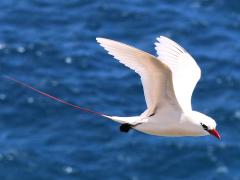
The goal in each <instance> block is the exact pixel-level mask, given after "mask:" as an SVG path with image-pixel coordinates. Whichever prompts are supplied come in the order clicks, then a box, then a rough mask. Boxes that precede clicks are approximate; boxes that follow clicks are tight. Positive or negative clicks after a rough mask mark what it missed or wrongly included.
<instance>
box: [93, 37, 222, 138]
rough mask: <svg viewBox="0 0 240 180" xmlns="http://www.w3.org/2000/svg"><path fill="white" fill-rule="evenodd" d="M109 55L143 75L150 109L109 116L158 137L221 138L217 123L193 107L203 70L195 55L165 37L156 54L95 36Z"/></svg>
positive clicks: (126, 128) (124, 127)
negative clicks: (193, 98) (137, 112)
mask: <svg viewBox="0 0 240 180" xmlns="http://www.w3.org/2000/svg"><path fill="white" fill-rule="evenodd" d="M96 40H97V42H98V43H100V45H101V46H102V47H104V49H106V50H107V51H108V53H109V54H111V55H112V56H114V58H115V59H117V60H119V62H121V63H122V64H124V65H125V66H127V67H129V68H130V69H132V70H134V71H135V72H136V73H138V74H139V75H140V77H141V81H142V85H143V90H144V95H145V100H146V104H147V110H145V112H143V113H142V114H141V115H139V116H133V117H118V116H106V117H107V118H110V119H112V120H114V121H117V122H119V123H121V124H122V125H121V126H120V130H121V131H123V132H128V131H129V130H130V129H131V128H134V129H136V130H138V131H141V132H144V133H147V134H151V135H158V136H174V137H177V136H205V135H209V134H211V135H214V136H215V137H217V138H218V139H220V135H219V133H218V131H217V130H216V122H215V121H214V120H213V119H212V118H210V117H208V116H206V115H204V114H202V113H200V112H197V111H193V110H192V105H191V97H192V93H193V90H194V88H195V86H196V84H197V82H198V80H199V79H200V76H201V70H200V68H199V66H198V65H197V63H196V62H195V60H194V59H193V58H192V56H191V55H190V54H189V53H187V52H186V50H185V49H183V48H182V47H181V46H180V45H178V44H177V43H176V42H174V41H173V40H170V39H168V38H166V37H164V36H160V37H159V38H157V40H158V42H156V43H155V46H156V47H155V49H156V50H157V55H158V56H157V57H155V56H152V55H151V54H148V53H146V52H144V51H141V50H139V49H136V48H134V47H131V46H129V45H126V44H123V43H120V42H117V41H113V40H110V39H105V38H96Z"/></svg>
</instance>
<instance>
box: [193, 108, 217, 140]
mask: <svg viewBox="0 0 240 180" xmlns="http://www.w3.org/2000/svg"><path fill="white" fill-rule="evenodd" d="M191 119H192V120H193V121H194V124H195V125H196V126H198V129H199V130H200V131H202V133H203V134H206V135H213V136H215V137H216V138H218V139H219V140H221V136H220V134H219V133H218V131H217V129H216V126H217V124H216V121H215V120H214V119H212V118H211V117H209V116H206V115H205V114H202V113H200V112H196V111H193V112H192V114H191Z"/></svg>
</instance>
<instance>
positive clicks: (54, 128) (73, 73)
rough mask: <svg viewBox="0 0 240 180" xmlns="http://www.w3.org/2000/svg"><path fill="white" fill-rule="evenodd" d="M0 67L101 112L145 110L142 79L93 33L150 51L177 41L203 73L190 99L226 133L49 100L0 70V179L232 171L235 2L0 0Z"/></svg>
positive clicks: (238, 158) (236, 121) (237, 116)
mask: <svg viewBox="0 0 240 180" xmlns="http://www.w3.org/2000/svg"><path fill="white" fill-rule="evenodd" d="M0 8H1V11H0V75H1V76H3V75H9V76H12V77H14V78H17V79H19V80H22V81H24V82H26V83H29V84H31V85H33V86H34V87H37V88H38V89H41V90H43V91H46V92H48V93H50V94H53V95H56V96H58V97H61V98H63V99H65V100H67V101H69V102H72V103H74V104H78V105H82V106H84V107H88V108H91V109H94V110H96V111H100V112H103V113H106V114H109V115H118V116H131V115H137V114H140V113H141V112H142V111H144V110H145V108H146V105H145V102H144V97H143V91H142V86H141V82H140V80H139V78H138V75H136V74H135V73H134V72H133V71H131V70H129V69H127V68H126V67H124V66H123V65H121V64H119V63H118V62H117V61H116V60H114V59H113V58H112V57H111V56H109V55H108V54H107V53H106V52H105V51H104V50H103V48H102V47H100V46H99V45H98V44H97V43H96V40H95V38H96V37H98V36H99V37H107V38H110V39H115V40H118V41H121V42H124V43H127V44H130V45H133V46H135V47H137V48H140V49H143V50H145V51H147V52H149V53H152V54H154V55H156V52H155V50H154V42H155V41H156V37H158V36H160V35H165V36H168V37H170V38H173V39H174V40H175V41H177V42H179V43H180V44H181V45H182V46H183V47H184V48H185V49H187V50H188V51H189V52H190V53H191V54H192V56H193V57H194V58H195V59H196V61H197V63H198V64H199V66H200V67H201V69H202V78H201V80H200V81H199V83H198V85H197V88H196V90H195V91H194V94H193V100H192V103H193V107H194V109H195V110H198V111H201V112H203V113H206V114H208V115H210V116H211V117H213V118H214V119H216V121H217V124H218V129H219V131H220V133H221V136H222V140H221V141H218V140H217V139H215V138H213V137H210V136H207V137H197V138H191V137H188V138H166V137H157V136H150V135H145V134H142V133H139V132H136V131H131V132H130V133H128V134H123V133H121V132H120V131H119V125H118V124H117V123H114V122H111V121H109V120H106V119H104V118H100V117H97V116H94V115H92V114H88V113H84V112H81V111H78V110H75V109H72V108H70V107H67V106H65V105H63V104H60V103H57V102H54V101H52V100H50V99H48V98H46V97H43V96H41V95H39V94H36V93H35V92H32V91H30V90H28V89H26V88H23V87H21V86H19V85H17V84H15V83H12V82H10V81H7V80H6V79H3V78H1V81H0V82H1V84H0V105H1V108H0V147H1V148H0V179H1V180H18V179H20V180H45V179H46V180H59V179H61V180H75V179H86V180H88V179H90V180H91V179H104V180H105V179H114V180H115V179H116V180H122V179H127V180H145V179H146V180H148V179H151V180H152V179H163V180H167V179H170V180H172V179H189V180H192V179H207V180H208V179H216V180H219V179H233V180H237V179H240V171H239V168H240V103H239V102H240V95H239V92H240V58H239V57H240V56H239V52H240V2H239V1H227V0H225V1H224V0H196V1H191V0H186V1H177V0H173V1H167V0H165V1H163V0H161V1H154V0H149V1H140V0H133V1H127V0H124V1H110V0H106V1H93V0H67V1H63V0H52V1H49V0H28V1H27V0H22V1H20V0H1V3H0Z"/></svg>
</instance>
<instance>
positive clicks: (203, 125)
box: [201, 123, 208, 131]
mask: <svg viewBox="0 0 240 180" xmlns="http://www.w3.org/2000/svg"><path fill="white" fill-rule="evenodd" d="M201 125H202V127H203V129H204V130H206V131H207V130H208V127H207V126H206V125H205V124H203V123H201Z"/></svg>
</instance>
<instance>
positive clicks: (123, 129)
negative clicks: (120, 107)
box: [120, 123, 133, 133]
mask: <svg viewBox="0 0 240 180" xmlns="http://www.w3.org/2000/svg"><path fill="white" fill-rule="evenodd" d="M132 127H133V126H132V125H131V124H128V123H125V124H122V125H121V126H120V131H121V132H125V133H127V132H128V131H129V130H130V129H132Z"/></svg>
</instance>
